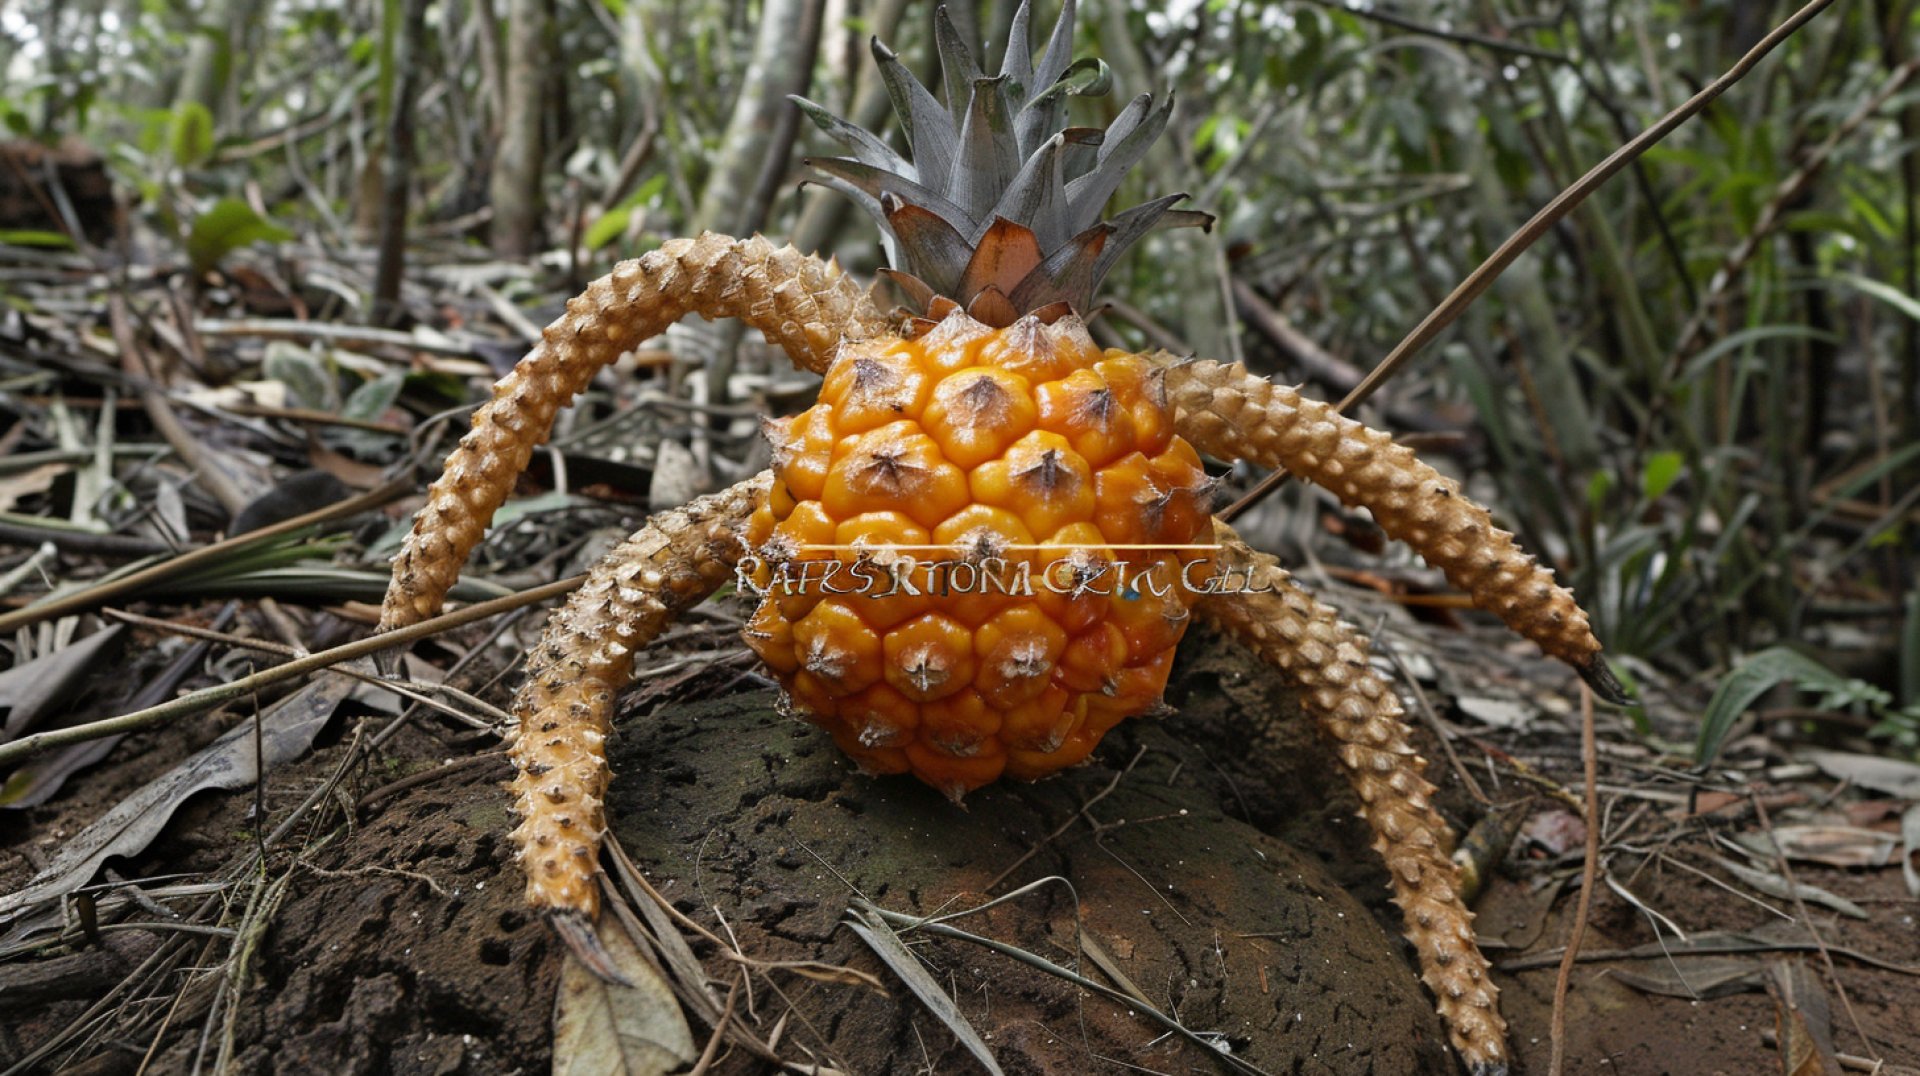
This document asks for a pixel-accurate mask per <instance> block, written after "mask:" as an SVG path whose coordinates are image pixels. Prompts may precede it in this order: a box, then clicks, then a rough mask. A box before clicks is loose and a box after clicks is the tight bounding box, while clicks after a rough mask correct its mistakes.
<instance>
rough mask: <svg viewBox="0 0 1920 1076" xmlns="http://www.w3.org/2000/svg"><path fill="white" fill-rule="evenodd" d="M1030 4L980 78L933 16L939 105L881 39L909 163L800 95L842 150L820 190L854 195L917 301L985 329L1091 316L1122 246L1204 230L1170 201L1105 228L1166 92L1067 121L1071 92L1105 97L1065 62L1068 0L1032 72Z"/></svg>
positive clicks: (1083, 64) (818, 167)
mask: <svg viewBox="0 0 1920 1076" xmlns="http://www.w3.org/2000/svg"><path fill="white" fill-rule="evenodd" d="M1030 15H1031V8H1030V0H1023V2H1022V3H1021V5H1020V7H1019V9H1018V10H1017V11H1016V12H1015V14H1014V18H1013V27H1012V33H1011V35H1010V37H1009V40H1008V42H1007V51H1006V59H1005V60H1004V61H1003V62H1002V63H1001V66H1000V73H999V74H998V75H991V76H990V75H987V74H985V73H984V72H982V71H981V69H980V66H979V65H978V64H977V63H976V62H975V61H974V58H973V55H972V53H971V52H970V51H969V50H968V48H967V45H966V43H965V41H963V40H962V39H961V36H960V34H959V32H958V31H957V30H955V28H954V26H953V22H952V20H951V19H950V18H949V17H948V16H947V12H946V9H945V8H944V7H943V8H941V9H940V10H939V11H938V12H937V13H936V15H935V19H934V37H935V41H936V44H937V46H938V48H939V52H940V68H941V83H942V85H943V86H944V88H945V91H946V103H945V104H944V105H943V104H941V102H940V101H939V100H937V99H936V98H935V97H934V95H933V92H932V91H930V90H928V89H927V88H926V87H925V86H923V85H921V84H920V81H919V80H918V79H916V78H914V76H913V74H912V72H910V71H908V70H907V68H906V66H905V65H904V64H902V63H901V62H900V60H899V58H898V57H896V56H895V55H894V54H893V53H892V52H891V51H890V50H888V49H887V47H886V46H885V45H882V44H881V43H880V42H879V40H878V39H875V41H874V42H873V55H874V59H875V60H876V61H877V62H878V63H879V65H880V76H881V80H882V82H884V83H885V85H886V88H887V93H888V95H889V96H890V97H892V99H893V108H894V113H895V114H896V115H897V116H898V117H899V121H900V127H901V130H902V131H903V132H904V133H905V135H906V141H907V147H908V153H909V156H908V157H906V158H903V157H901V156H900V155H899V154H898V153H895V152H894V151H893V149H892V148H891V147H890V146H888V145H887V144H886V143H885V142H883V141H882V140H880V139H879V138H877V137H875V136H874V135H873V134H872V133H871V132H869V131H866V130H864V129H862V128H860V127H857V126H855V125H854V124H851V123H848V122H847V121H846V120H843V119H841V118H840V117H838V116H835V115H833V114H832V113H831V112H828V111H827V110H826V109H824V108H822V107H820V106H819V105H817V104H814V103H813V102H812V101H808V100H806V99H805V98H800V97H796V98H794V99H793V100H794V102H795V103H796V104H797V105H798V106H799V107H800V108H801V110H802V111H803V112H805V114H806V115H807V116H808V117H809V118H810V119H812V120H813V122H814V123H815V124H816V125H817V126H819V128H820V129H821V130H822V131H824V132H826V134H827V136H828V137H830V138H832V139H833V140H834V141H835V142H837V143H839V144H840V145H841V146H842V147H843V148H844V149H845V150H846V151H847V152H848V153H849V154H850V156H847V157H829V158H816V159H810V160H808V161H807V164H808V165H810V166H811V167H812V168H813V169H814V170H815V171H816V172H818V173H820V176H821V182H822V183H823V184H825V185H826V186H829V187H832V188H833V189H835V190H838V191H841V192H843V193H845V194H847V195H848V196H850V197H852V198H853V199H854V201H855V202H857V203H859V205H860V206H861V207H862V208H864V209H865V210H866V211H867V212H868V214H870V215H871V216H872V217H873V218H874V220H875V221H877V222H878V223H879V225H880V231H881V235H882V242H883V243H884V244H885V247H886V251H887V259H888V261H889V263H890V264H891V265H892V267H893V269H894V270H896V271H903V272H896V273H895V274H894V279H895V280H897V281H899V282H900V283H901V285H902V286H903V287H904V288H905V289H906V290H907V291H908V292H909V293H910V294H911V295H912V296H913V297H914V298H915V299H916V300H917V301H919V302H920V303H921V304H922V305H923V306H925V305H927V304H929V303H930V302H931V301H932V300H933V299H935V298H936V297H938V298H946V299H950V300H952V301H954V302H956V303H958V304H960V305H961V306H963V307H966V308H967V309H968V310H969V312H971V313H972V314H973V315H974V316H975V317H977V318H980V319H981V320H983V321H987V322H989V323H991V324H1007V323H1010V322H1011V321H1012V320H1013V319H1015V318H1017V317H1019V316H1020V315H1022V314H1025V313H1027V312H1030V311H1034V310H1037V309H1040V308H1044V307H1049V306H1054V305H1055V304H1059V303H1062V302H1064V303H1066V304H1067V305H1068V306H1070V307H1071V308H1072V309H1075V310H1082V311H1084V310H1086V309H1087V308H1088V307H1089V306H1090V305H1091V303H1092V299H1093V292H1094V290H1095V289H1096V288H1097V287H1099V284H1100V281H1101V279H1102V278H1104V277H1105V276H1106V274H1107V271H1108V270H1110V269H1111V268H1112V267H1113V265H1114V263H1115V262H1116V261H1118V260H1119V258H1120V256H1121V254H1123V253H1125V252H1126V250H1127V248H1128V247H1130V246H1132V245H1133V244H1134V243H1136V242H1138V241H1139V240H1140V239H1141V238H1142V237H1143V236H1145V235H1146V234H1147V233H1148V232H1151V231H1153V230H1154V229H1156V228H1165V227H1207V226H1208V225H1210V224H1212V222H1213V218H1212V217H1210V216H1208V215H1207V214H1205V213H1195V212H1184V211H1178V210H1175V209H1174V208H1173V206H1174V204H1175V203H1176V202H1178V201H1180V200H1181V199H1183V198H1185V197H1186V196H1185V195H1183V194H1174V195H1168V196H1166V197H1163V198H1157V199H1154V200H1153V201H1150V202H1146V203H1144V204H1142V205H1138V206H1134V207H1132V208H1130V209H1127V210H1125V211H1123V212H1120V213H1117V214H1115V215H1114V216H1113V217H1112V218H1110V219H1102V214H1103V213H1104V211H1105V208H1106V204H1107V202H1108V201H1109V200H1110V199H1111V198H1112V197H1113V195H1114V192H1115V191H1117V190H1118V189H1119V187H1120V181H1121V180H1122V179H1123V178H1125V176H1126V174H1127V172H1128V170H1130V169H1131V168H1133V166H1134V165H1136V164H1139V163H1140V161H1141V159H1142V158H1144V157H1145V156H1146V153H1147V149H1148V147H1150V146H1152V144H1153V142H1154V140H1155V139H1157V138H1158V137H1159V136H1160V133H1161V132H1162V131H1164V130H1165V129H1166V126H1167V119H1168V117H1169V115H1171V113H1172V110H1173V100H1172V95H1171V94H1169V95H1168V98H1167V101H1166V102H1165V103H1164V104H1162V105H1161V106H1160V107H1159V108H1155V107H1154V104H1153V98H1152V96H1151V95H1147V94H1142V95H1141V96H1139V97H1137V98H1135V99H1134V100H1133V101H1132V102H1131V103H1129V104H1128V105H1127V106H1126V107H1125V108H1124V109H1122V110H1121V111H1120V114H1119V115H1118V116H1116V117H1115V118H1114V120H1113V122H1112V123H1111V124H1109V125H1108V126H1107V128H1106V130H1104V131H1102V130H1099V129H1098V128H1090V127H1066V126H1064V124H1065V123H1066V113H1067V99H1068V98H1069V97H1077V96H1098V95H1101V94H1104V93H1106V92H1107V90H1108V88H1109V86H1110V84H1111V81H1112V80H1111V78H1110V76H1109V72H1108V70H1107V66H1106V65H1105V64H1104V63H1101V62H1100V61H1099V60H1093V59H1084V60H1079V61H1075V60H1074V59H1073V18H1074V0H1066V3H1065V4H1064V5H1063V6H1062V8H1061V11H1060V18H1059V21H1057V22H1056V23H1055V24H1054V27H1053V33H1052V35H1051V36H1050V37H1049V38H1048V41H1047V47H1046V51H1045V52H1044V53H1043V54H1042V55H1041V57H1040V62H1039V65H1038V66H1035V65H1034V62H1033V53H1032V46H1031V44H1030V41H1029V33H1028V21H1029V17H1030Z"/></svg>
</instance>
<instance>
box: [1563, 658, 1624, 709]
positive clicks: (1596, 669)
mask: <svg viewBox="0 0 1920 1076" xmlns="http://www.w3.org/2000/svg"><path fill="white" fill-rule="evenodd" d="M1573 669H1574V671H1575V672H1577V673H1579V674H1580V679H1582V680H1585V681H1586V682H1587V686H1588V687H1590V688H1592V689H1593V693H1594V694H1595V695H1598V696H1600V698H1601V699H1603V700H1604V701H1606V702H1610V703H1613V704H1614V705H1615V706H1631V705H1633V697H1632V696H1631V695H1628V694H1627V689H1626V688H1625V687H1622V686H1621V684H1620V681H1619V680H1618V679H1616V678H1615V677H1614V675H1613V670H1612V669H1611V668H1609V667H1608V666H1607V659H1606V658H1604V657H1601V656H1600V655H1599V654H1595V655H1593V657H1591V658H1589V659H1588V660H1587V662H1586V663H1585V664H1583V665H1575V666H1574V667H1573Z"/></svg>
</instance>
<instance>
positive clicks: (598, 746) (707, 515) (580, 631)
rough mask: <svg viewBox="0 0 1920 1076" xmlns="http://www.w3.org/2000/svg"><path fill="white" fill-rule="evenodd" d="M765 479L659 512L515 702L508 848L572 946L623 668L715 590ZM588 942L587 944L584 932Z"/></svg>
mask: <svg viewBox="0 0 1920 1076" xmlns="http://www.w3.org/2000/svg"><path fill="white" fill-rule="evenodd" d="M771 484H772V478H771V476H770V475H769V474H768V473H765V472H763V473H761V474H760V475H759V476H758V477H756V478H752V479H749V480H747V481H745V482H742V483H740V484H739V485H737V486H734V487H732V488H730V489H726V490H722V491H721V492H719V493H714V494H710V495H708V496H706V497H701V498H699V499H698V500H695V501H693V502H691V503H689V504H688V505H686V506H685V507H683V508H677V509H674V510H672V511H668V512H663V513H661V514H660V515H658V516H655V517H654V518H653V519H652V520H650V521H649V522H648V523H647V525H646V526H644V527H642V528H640V530H638V531H636V532H635V533H634V534H633V536H632V537H630V538H628V539H627V540H626V541H624V542H622V543H621V544H620V545H619V546H617V547H615V548H614V550H613V552H611V553H609V554H608V555H607V556H606V557H605V558H604V559H602V560H601V561H600V563H599V564H598V565H597V566H595V567H594V569H593V571H592V573H591V574H590V575H588V577H587V581H586V583H585V584H584V585H583V586H582V587H581V588H580V589H579V590H577V591H575V592H574V594H573V596H572V598H570V599H569V600H568V601H567V604H566V606H565V607H564V608H562V609H561V610H560V612H558V613H556V614H555V615H554V617H553V619H552V620H551V621H550V622H549V623H548V624H547V630H546V633H545V634H544V635H543V636H541V639H540V643H539V645H538V646H536V647H535V648H534V649H533V650H532V652H530V653H529V654H528V655H527V680H526V683H525V684H524V685H523V686H522V687H521V688H520V693H519V695H517V696H516V697H515V698H514V703H513V710H514V714H515V716H516V717H518V718H519V720H520V727H519V731H518V732H517V734H516V735H515V736H514V741H513V748H512V750H511V752H510V754H511V756H512V758H513V762H514V766H515V767H516V768H517V769H518V770H519V776H518V777H517V778H516V779H515V780H514V782H513V792H514V801H515V808H516V809H517V810H518V811H519V813H520V817H521V823H520V826H519V828H517V829H515V830H514V831H513V840H514V844H515V846H516V847H517V849H518V852H517V855H518V857H519V859H520V861H521V866H522V868H523V869H524V870H525V871H526V875H527V903H529V904H531V905H533V906H534V907H535V908H539V909H541V910H542V911H545V912H547V913H548V914H549V916H550V917H552V918H553V919H554V920H555V922H556V925H558V926H560V927H561V928H562V934H563V935H564V936H566V937H567V938H568V940H569V941H570V942H574V943H576V948H578V945H577V943H578V941H579V939H580V937H581V932H580V931H579V930H577V929H575V930H569V929H567V928H568V927H570V926H571V927H575V928H577V927H581V926H584V925H585V924H586V923H588V922H590V921H591V920H592V919H593V918H594V917H595V916H596V915H597V914H598V913H599V910H600V896H599V889H598V888H597V886H596V884H595V879H596V876H597V875H598V873H599V865H598V864H599V855H600V840H601V837H602V836H603V835H604V833H605V832H606V813H605V808H604V804H603V801H604V800H605V798H606V791H607V781H608V777H609V771H608V769H607V758H606V753H605V750H604V744H605V740H606V736H607V732H608V730H609V729H610V728H611V727H612V715H613V706H614V699H615V696H616V695H618V693H619V691H620V689H621V688H623V687H625V686H626V685H627V683H628V682H629V681H630V680H631V679H632V677H633V658H634V654H635V653H637V652H638V651H639V650H640V649H641V648H642V647H644V646H646V645H647V644H648V643H649V642H651V641H653V639H654V638H655V637H656V636H658V635H659V634H660V633H661V632H662V631H663V630H665V629H666V627H667V625H668V624H669V623H671V622H672V621H673V619H674V618H675V617H676V616H678V615H679V614H680V613H682V612H684V611H686V610H687V609H689V608H691V607H693V606H695V605H698V604H699V603H700V602H701V600H703V599H704V598H706V597H707V595H709V594H711V593H713V592H714V590H716V589H718V588H719V587H720V586H721V585H722V584H724V583H726V582H727V580H728V579H729V577H731V575H732V573H733V567H734V565H735V564H736V563H738V562H739V560H740V557H741V555H742V550H743V547H742V545H741V542H740V538H739V535H740V532H741V531H742V529H743V528H744V527H745V526H746V523H747V519H748V517H750V516H751V515H753V513H754V511H755V509H757V508H758V507H759V506H760V504H761V503H762V502H763V501H765V500H766V497H767V491H768V489H769V488H770V487H771ZM586 936H588V937H590V936H591V933H590V932H587V934H586Z"/></svg>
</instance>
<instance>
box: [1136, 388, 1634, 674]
mask: <svg viewBox="0 0 1920 1076" xmlns="http://www.w3.org/2000/svg"><path fill="white" fill-rule="evenodd" d="M1160 358H1161V360H1162V363H1163V368H1164V369H1165V370H1166V371H1167V394H1168V397H1169V398H1170V400H1171V401H1172V403H1173V406H1174V409H1175V414H1176V418H1175V425H1176V427H1177V428H1178V430H1179V432H1180V436H1182V437H1184V438H1186V439H1187V440H1188V441H1189V442H1191V443H1192V444H1193V446H1194V447H1195V448H1197V449H1199V450H1200V451H1202V452H1207V453H1211V454H1213V455H1215V456H1218V457H1220V458H1222V459H1230V460H1247V461H1248V462H1250V463H1257V464H1260V465H1261V466H1264V467H1285V468H1286V469H1287V470H1289V471H1292V472H1294V473H1295V474H1298V475H1299V476H1300V477H1302V478H1304V479H1306V480H1308V481H1309V482H1312V483H1314V484H1315V485H1317V486H1321V487H1323V488H1325V489H1328V490H1331V491H1332V492H1333V493H1334V495H1336V496H1338V497H1339V498H1340V500H1341V501H1342V502H1343V503H1345V504H1349V505H1359V506H1362V507H1365V508H1366V509H1368V510H1369V511H1371V512H1372V513H1373V518H1374V520H1375V522H1377V523H1379V524H1380V528H1381V529H1382V530H1384V531H1386V532H1387V533H1388V534H1390V535H1392V536H1393V537H1395V538H1397V539H1399V540H1401V541H1403V542H1405V543H1407V544H1408V545H1410V546H1412V547H1413V549H1414V551H1415V552H1417V553H1419V554H1420V555H1421V556H1422V557H1423V558H1425V559H1426V561H1427V563H1429V564H1432V565H1433V566H1435V567H1437V568H1439V569H1440V570H1441V571H1443V572H1445V573H1446V576H1447V579H1448V580H1449V581H1450V582H1452V583H1453V585H1454V586H1457V587H1459V588H1460V589H1461V590H1463V591H1465V592H1466V593H1467V594H1468V595H1469V596H1470V597H1471V598H1472V599H1473V603H1474V604H1475V605H1477V606H1479V607H1480V608H1482V609H1485V610H1487V611H1489V612H1491V613H1493V614H1494V615H1496V616H1498V617H1499V618H1500V619H1501V620H1503V621H1505V622H1506V623H1507V626H1508V627H1510V628H1512V629H1513V630H1514V631H1516V632H1519V633H1520V634H1521V635H1524V636H1526V637H1527V638H1529V639H1532V640H1533V641H1534V642H1536V643H1538V644H1539V645H1540V648H1541V649H1542V650H1544V651H1546V652H1547V653H1548V654H1549V655H1551V656H1553V657H1556V658H1559V659H1560V660H1561V661H1564V662H1566V663H1567V664H1569V665H1571V666H1573V668H1574V670H1575V671H1577V672H1578V673H1579V674H1580V676H1581V678H1582V679H1584V680H1585V681H1586V682H1587V683H1588V684H1590V685H1592V687H1593V689H1594V691H1595V692H1596V693H1597V694H1599V695H1600V696H1601V697H1602V698H1605V699H1608V700H1609V701H1612V702H1625V701H1627V700H1626V695H1625V692H1624V691H1623V690H1622V689H1621V687H1620V683H1619V681H1617V680H1615V679H1614V677H1613V672H1612V670H1610V669H1608V668H1607V662H1606V659H1605V658H1604V657H1602V656H1601V654H1600V641H1599V640H1598V639H1596V638H1594V636H1593V629H1592V628H1591V627H1590V626H1589V625H1588V623H1587V614H1586V612H1585V611H1584V610H1582V609H1581V608H1580V605H1579V603H1578V602H1576V601H1575V600H1574V597H1573V593H1572V592H1571V591H1569V590H1568V589H1566V588H1565V587H1562V586H1560V585H1558V584H1557V583H1555V582H1554V578H1553V572H1552V571H1551V570H1550V569H1548V568H1545V567H1543V566H1541V565H1540V563H1539V562H1538V561H1536V560H1535V559H1534V558H1533V557H1532V556H1530V555H1528V554H1526V553H1524V552H1522V551H1521V550H1520V548H1519V547H1518V546H1517V545H1515V544H1514V541H1513V535H1511V534H1509V533H1507V532H1506V531H1503V530H1501V529H1500V528H1498V527H1496V526H1494V524H1493V520H1492V517H1491V516H1489V515H1488V513H1487V510H1486V509H1485V508H1482V507H1481V506H1479V505H1477V504H1475V503H1473V501H1471V500H1469V499H1468V498H1467V496H1466V495H1465V494H1464V493H1463V492H1461V489H1460V484H1459V483H1458V482H1455V481H1454V480H1453V479H1451V478H1448V477H1446V476H1445V475H1443V474H1441V473H1440V472H1438V471H1436V470H1434V469H1433V468H1432V467H1430V466H1428V465H1427V464H1426V463H1423V462H1422V461H1421V460H1420V458H1419V457H1417V456H1415V455H1414V454H1413V450H1412V449H1409V448H1407V447H1406V446H1404V445H1398V444H1395V443H1394V441H1393V437H1392V435H1390V434H1386V433H1383V432H1381V431H1379V430H1375V429H1371V428H1369V427H1367V426H1363V425H1361V424H1360V423H1358V422H1355V421H1354V420H1352V419H1350V418H1347V417H1346V416H1344V415H1341V414H1339V413H1338V412H1336V411H1335V410H1334V409H1333V408H1332V407H1331V406H1329V405H1328V404H1325V403H1322V402H1320V401H1318V400H1310V399H1307V398H1306V397H1304V396H1301V395H1300V393H1299V392H1298V391H1297V390H1295V389H1292V388H1288V387H1286V386H1284V385H1275V384H1273V383H1272V382H1270V381H1268V380H1266V379H1265V378H1262V377H1257V376H1255V375H1253V374H1250V373H1248V372H1247V371H1246V370H1245V369H1244V368H1242V367H1239V366H1227V365H1225V364H1222V363H1218V362H1213V361H1210V360H1205V359H1202V360H1196V361H1191V362H1181V361H1178V360H1175V359H1173V358H1172V357H1171V356H1166V355H1162V356H1160Z"/></svg>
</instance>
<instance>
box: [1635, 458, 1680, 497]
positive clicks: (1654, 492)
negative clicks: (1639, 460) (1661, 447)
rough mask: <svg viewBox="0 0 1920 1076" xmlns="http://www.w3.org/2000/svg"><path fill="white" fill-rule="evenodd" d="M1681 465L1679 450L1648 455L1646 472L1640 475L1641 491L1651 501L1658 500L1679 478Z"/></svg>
mask: <svg viewBox="0 0 1920 1076" xmlns="http://www.w3.org/2000/svg"><path fill="white" fill-rule="evenodd" d="M1681 467H1682V460H1681V457H1680V453H1678V452H1655V453H1654V454H1653V455H1651V456H1648V457H1647V469H1646V472H1645V473H1644V474H1642V475H1641V476H1640V492H1641V493H1644V494H1645V495H1646V497H1647V499H1648V500H1650V501H1652V500H1658V499H1659V498H1660V495H1661V494H1663V493H1665V492H1666V491H1668V490H1669V489H1672V488H1673V484H1674V482H1676V481H1678V480H1679V478H1680V470H1681Z"/></svg>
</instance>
